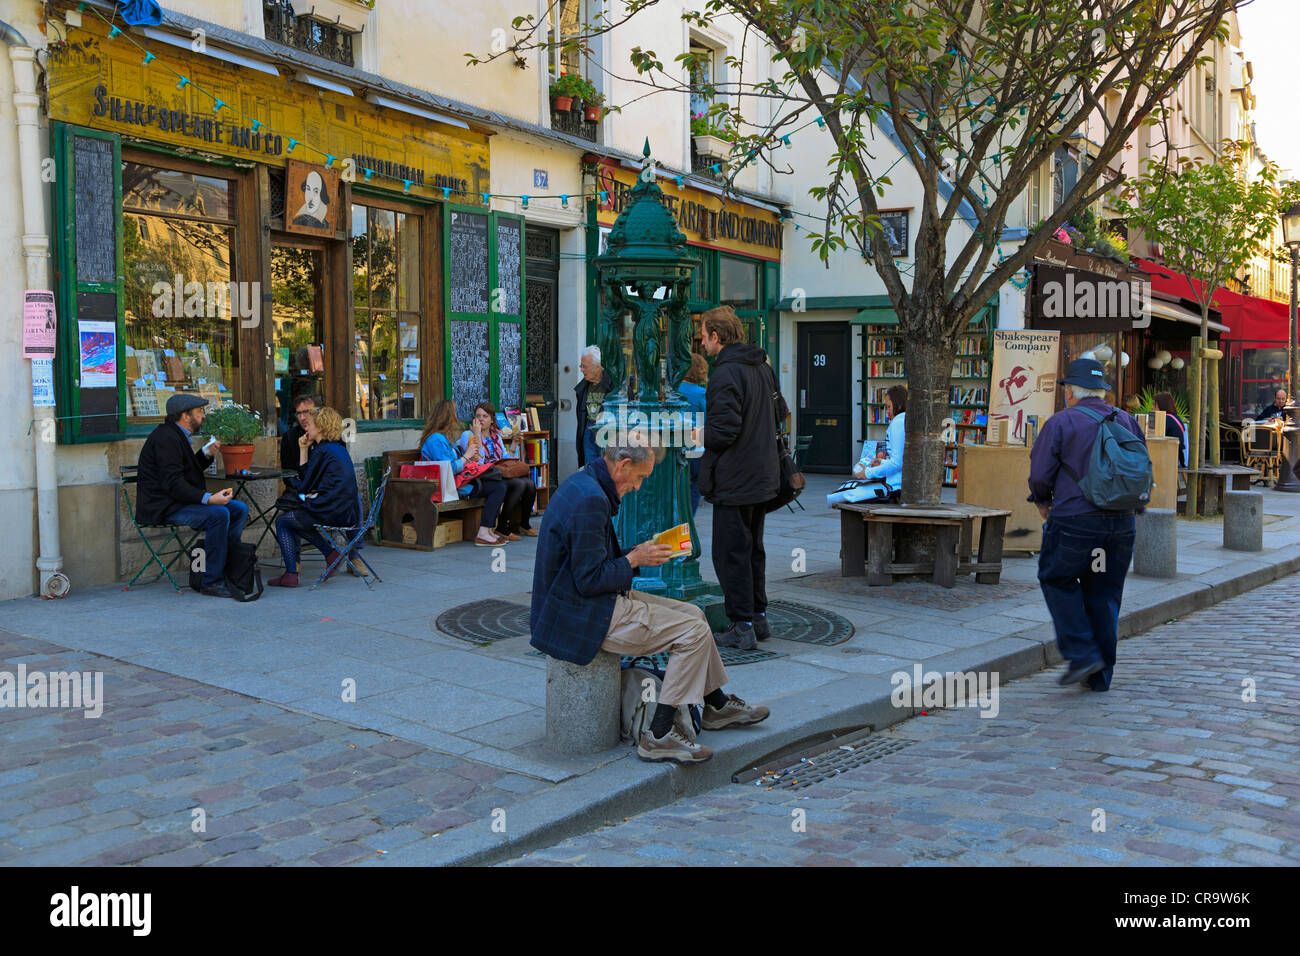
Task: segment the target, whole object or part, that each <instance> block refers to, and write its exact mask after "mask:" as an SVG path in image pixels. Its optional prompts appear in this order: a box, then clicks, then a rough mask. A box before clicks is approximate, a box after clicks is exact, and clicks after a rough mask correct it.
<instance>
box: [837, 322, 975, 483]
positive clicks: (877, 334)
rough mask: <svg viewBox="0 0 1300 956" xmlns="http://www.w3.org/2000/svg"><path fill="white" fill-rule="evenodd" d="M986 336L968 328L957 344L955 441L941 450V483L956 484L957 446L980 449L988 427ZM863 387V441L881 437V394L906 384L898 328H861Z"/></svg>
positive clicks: (953, 396) (953, 400)
mask: <svg viewBox="0 0 1300 956" xmlns="http://www.w3.org/2000/svg"><path fill="white" fill-rule="evenodd" d="M989 345H990V343H989V335H988V330H987V329H986V328H985V327H984V326H982V325H981V326H979V327H973V328H972V330H971V331H970V332H967V333H966V334H965V335H963V336H962V337H961V341H960V342H958V343H957V357H956V358H955V359H954V360H953V366H952V378H951V382H950V387H949V398H948V401H949V404H950V405H951V409H950V413H949V414H950V417H951V418H952V420H953V424H954V425H955V429H954V430H955V432H956V439H957V440H956V441H955V442H949V443H948V446H947V448H946V449H945V450H944V469H943V483H944V485H946V486H948V487H955V486H956V484H957V446H958V445H972V444H974V445H982V444H984V441H985V434H986V431H987V428H988V410H989V409H988V402H989V373H990V370H991V367H992V357H991V355H990V352H989ZM863 364H864V366H865V368H864V370H863V371H864V373H865V374H864V375H863V380H864V381H865V383H866V388H865V392H864V394H865V395H866V401H865V402H863V416H862V422H863V433H864V434H863V440H864V441H865V442H880V441H884V439H885V427H886V424H887V423H886V421H885V393H886V392H887V391H888V390H889V389H890V388H891V387H893V386H894V385H904V386H905V385H907V366H906V364H905V362H904V359H903V339H902V336H901V335H899V334H898V331H897V326H889V325H870V326H867V328H866V347H865V348H864V349H863Z"/></svg>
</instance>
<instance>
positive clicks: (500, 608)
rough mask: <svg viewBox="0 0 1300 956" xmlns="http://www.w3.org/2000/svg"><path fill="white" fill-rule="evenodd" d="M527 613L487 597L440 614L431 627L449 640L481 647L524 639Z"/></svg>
mask: <svg viewBox="0 0 1300 956" xmlns="http://www.w3.org/2000/svg"><path fill="white" fill-rule="evenodd" d="M528 613H529V608H528V607H527V606H526V605H523V604H515V603H514V602H512V601H499V600H497V599H495V598H489V599H488V600H486V601H475V602H473V603H472V604H461V605H459V606H458V607H454V608H452V609H451V610H449V611H443V612H442V613H441V614H439V615H438V617H437V620H435V621H434V624H433V626H434V627H435V628H437V629H438V630H439V631H441V632H442V633H443V634H446V635H447V636H448V637H455V638H459V639H460V640H462V641H469V643H471V644H477V645H478V646H479V647H482V646H483V645H485V644H491V643H492V642H493V641H504V640H505V639H506V638H510V637H520V636H524V637H527V636H528V633H529V630H530V628H529V623H528Z"/></svg>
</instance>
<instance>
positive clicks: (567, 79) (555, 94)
mask: <svg viewBox="0 0 1300 956" xmlns="http://www.w3.org/2000/svg"><path fill="white" fill-rule="evenodd" d="M589 95H590V96H595V95H596V87H595V86H593V85H592V84H591V83H589V82H587V81H586V80H585V79H583V78H582V77H581V76H578V74H576V73H561V74H560V76H559V79H556V80H553V81H552V82H551V109H553V110H555V111H556V112H557V113H567V112H569V111H570V110H574V109H579V110H580V109H581V108H582V107H581V103H582V100H583V99H585V98H586V97H587V96H589Z"/></svg>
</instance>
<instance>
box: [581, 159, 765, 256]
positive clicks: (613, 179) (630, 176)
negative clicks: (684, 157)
mask: <svg viewBox="0 0 1300 956" xmlns="http://www.w3.org/2000/svg"><path fill="white" fill-rule="evenodd" d="M674 179H675V177H672V176H660V177H659V187H660V188H661V189H662V190H663V194H664V200H663V201H664V203H665V204H666V205H667V206H668V210H669V212H671V213H672V214H673V218H674V219H676V220H677V228H678V229H680V230H681V231H682V232H684V233H686V238H687V240H688V241H689V242H690V243H691V244H692V245H696V246H707V247H708V248H710V249H721V250H723V251H725V252H738V253H741V254H742V255H746V256H753V257H755V258H758V259H767V260H768V261H769V262H779V261H780V259H781V236H782V232H783V229H784V227H783V226H782V224H781V217H780V216H779V215H778V214H777V213H774V212H769V211H768V210H766V209H762V208H760V207H758V206H751V205H750V204H749V203H746V202H743V201H741V200H739V199H734V198H732V199H728V200H727V201H726V202H725V203H724V202H723V199H722V197H721V196H716V195H714V194H713V193H706V192H704V191H703V190H701V189H694V188H692V187H690V186H683V187H681V188H678V186H677V184H676V182H674ZM596 181H597V183H598V184H599V185H598V186H597V187H596V188H597V189H600V190H602V191H604V192H605V193H607V196H606V199H605V201H604V202H602V203H600V204H599V205H597V207H596V219H597V221H598V222H599V223H600V224H601V225H602V226H612V225H614V222H615V220H617V219H618V216H619V213H621V212H622V211H623V210H624V209H626V208H627V205H628V203H629V202H630V201H631V199H630V197H631V194H632V187H633V186H635V185H636V181H637V171H636V170H631V169H623V168H622V167H620V166H617V165H614V164H613V163H612V162H610V161H608V160H606V161H603V162H602V163H601V166H600V171H599V172H598V173H597V176H596Z"/></svg>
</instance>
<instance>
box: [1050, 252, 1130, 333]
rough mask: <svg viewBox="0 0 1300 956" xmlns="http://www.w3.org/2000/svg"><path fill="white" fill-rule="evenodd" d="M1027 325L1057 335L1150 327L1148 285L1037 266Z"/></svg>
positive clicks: (1122, 278)
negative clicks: (1049, 330)
mask: <svg viewBox="0 0 1300 956" xmlns="http://www.w3.org/2000/svg"><path fill="white" fill-rule="evenodd" d="M1028 321H1029V324H1031V325H1032V327H1033V328H1035V329H1057V330H1059V331H1062V332H1124V331H1128V330H1129V329H1144V328H1147V327H1149V326H1150V325H1151V283H1150V282H1149V281H1147V280H1145V279H1132V278H1129V277H1128V276H1116V277H1111V276H1107V275H1102V274H1101V273H1097V272H1088V271H1085V270H1082V269H1069V268H1061V267H1059V266H1051V265H1045V264H1042V263H1039V264H1038V265H1036V266H1035V267H1034V291H1033V295H1032V296H1031V298H1030V303H1029V316H1028Z"/></svg>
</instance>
